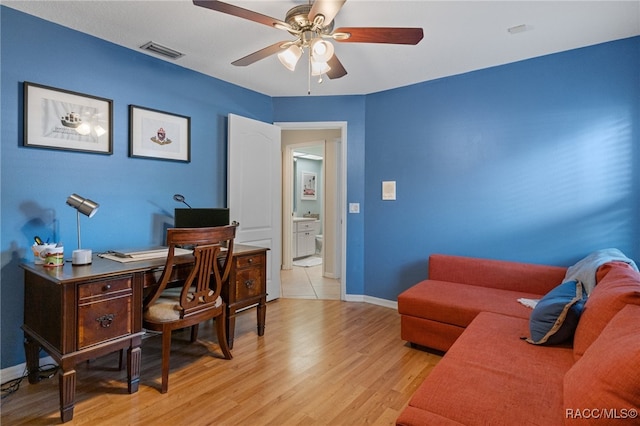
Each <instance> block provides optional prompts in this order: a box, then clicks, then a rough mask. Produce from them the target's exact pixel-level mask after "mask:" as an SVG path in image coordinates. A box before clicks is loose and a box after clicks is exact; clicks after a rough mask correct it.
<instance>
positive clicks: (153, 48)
mask: <svg viewBox="0 0 640 426" xmlns="http://www.w3.org/2000/svg"><path fill="white" fill-rule="evenodd" d="M140 49H143V50H148V51H149V52H153V53H155V54H158V55H162V56H166V57H167V58H170V59H178V58H179V57H181V56H184V53H180V52H178V51H177V50H173V49H170V48H168V47H165V46H162V45H160V44H158V43H155V42H153V41H150V42H149V43H145V44H143V45H142V46H140Z"/></svg>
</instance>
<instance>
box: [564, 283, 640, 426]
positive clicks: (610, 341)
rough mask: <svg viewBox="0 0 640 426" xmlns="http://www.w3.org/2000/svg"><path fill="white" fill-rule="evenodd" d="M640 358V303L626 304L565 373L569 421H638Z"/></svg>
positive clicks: (577, 422)
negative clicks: (638, 304) (639, 365)
mask: <svg viewBox="0 0 640 426" xmlns="http://www.w3.org/2000/svg"><path fill="white" fill-rule="evenodd" d="M596 287H597V286H596ZM639 360H640V306H637V305H626V306H625V307H624V308H623V309H622V310H620V311H619V312H618V313H617V314H616V315H615V316H614V317H613V319H612V320H611V321H610V322H609V324H607V326H606V327H605V329H604V330H603V331H602V333H600V336H598V338H597V339H596V340H595V341H594V342H593V344H592V345H591V346H589V348H588V349H587V350H586V351H585V353H584V355H583V356H582V357H581V358H580V359H579V360H578V361H577V362H576V363H575V364H574V365H573V366H572V367H571V368H570V369H569V371H567V373H566V374H565V376H564V389H563V393H564V406H565V424H566V425H572V424H581V425H583V424H585V423H588V421H585V419H586V418H590V420H591V421H593V422H596V421H597V422H600V423H598V424H614V423H616V424H617V423H620V424H631V423H627V422H629V421H636V420H637V419H636V418H635V417H634V415H635V414H637V409H638V407H640V368H638V362H639ZM594 410H598V411H594ZM633 410H636V411H633ZM614 416H617V417H614ZM609 419H614V420H609ZM624 419H626V422H625V420H624ZM620 420H622V422H620ZM607 422H611V423H607Z"/></svg>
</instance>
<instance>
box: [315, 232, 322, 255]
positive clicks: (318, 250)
mask: <svg viewBox="0 0 640 426" xmlns="http://www.w3.org/2000/svg"><path fill="white" fill-rule="evenodd" d="M316 254H322V234H319V235H316Z"/></svg>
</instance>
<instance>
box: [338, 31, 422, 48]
mask: <svg viewBox="0 0 640 426" xmlns="http://www.w3.org/2000/svg"><path fill="white" fill-rule="evenodd" d="M333 34H334V35H336V34H337V35H338V36H337V37H335V40H336V41H338V42H341V43H389V44H413V45H415V44H418V43H419V42H420V40H422V37H424V33H423V32H422V28H387V27H342V28H338V29H336V30H335V31H334V32H333ZM342 34H350V36H349V37H346V38H343V37H341V35H342Z"/></svg>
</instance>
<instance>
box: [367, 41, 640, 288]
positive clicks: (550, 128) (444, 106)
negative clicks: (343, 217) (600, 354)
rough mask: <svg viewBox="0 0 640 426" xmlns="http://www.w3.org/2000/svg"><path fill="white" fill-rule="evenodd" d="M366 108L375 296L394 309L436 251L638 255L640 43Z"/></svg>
mask: <svg viewBox="0 0 640 426" xmlns="http://www.w3.org/2000/svg"><path fill="white" fill-rule="evenodd" d="M366 111H367V112H366V126H365V131H366V135H367V138H366V152H365V175H366V179H365V199H366V202H367V210H366V215H365V216H364V217H365V235H366V239H365V256H364V265H365V283H366V284H365V293H366V294H367V295H370V296H376V297H380V298H383V299H390V300H394V299H395V298H396V296H397V295H398V294H399V293H400V292H401V291H403V290H404V289H406V288H408V287H409V286H411V285H412V284H413V283H415V282H417V281H418V280H421V279H424V278H425V276H426V268H427V257H428V255H429V254H431V253H450V254H458V255H467V256H478V257H490V258H498V259H507V260H517V261H524V262H535V263H546V264H559V265H571V264H573V263H575V261H577V260H579V259H580V258H582V257H584V256H585V255H586V254H588V253H589V252H590V251H592V250H596V249H600V248H606V247H617V248H619V249H621V250H622V251H623V252H625V254H627V256H629V257H632V258H634V259H635V260H640V37H635V38H632V39H627V40H622V41H617V42H613V43H606V44H601V45H597V46H593V47H589V48H584V49H578V50H573V51H569V52H564V53H559V54H554V55H550V56H545V57H540V58H536V59H532V60H527V61H523V62H518V63H514V64H510V65H505V66H500V67H496V68H491V69H485V70H482V71H477V72H472V73H468V74H464V75H460V76H455V77H450V78H445V79H441V80H437V81H431V82H426V83H422V84H418V85H413V86H410V87H405V88H401V89H396V90H391V91H386V92H382V93H377V94H373V95H369V96H367V101H366ZM384 180H395V181H397V201H382V200H381V182H382V181H384Z"/></svg>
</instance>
